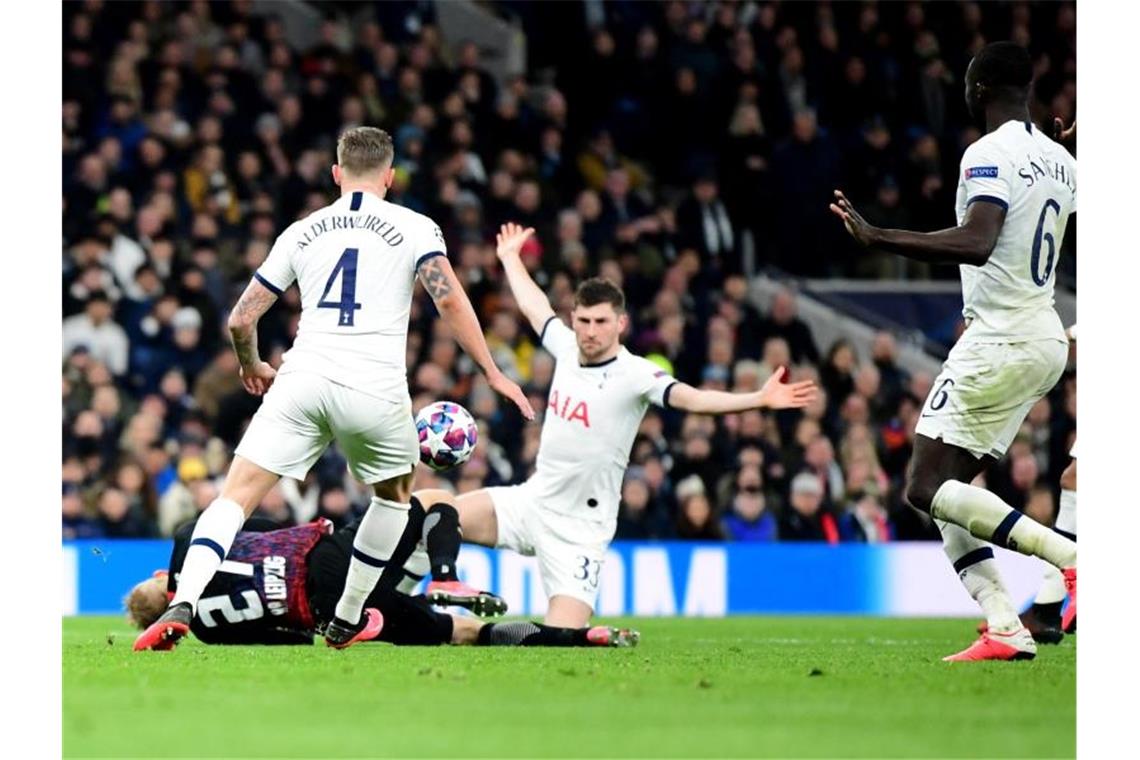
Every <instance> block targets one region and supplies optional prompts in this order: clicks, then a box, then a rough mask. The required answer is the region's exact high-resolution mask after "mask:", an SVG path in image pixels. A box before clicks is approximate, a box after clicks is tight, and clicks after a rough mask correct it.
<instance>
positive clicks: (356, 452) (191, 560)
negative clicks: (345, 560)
mask: <svg viewBox="0 0 1140 760" xmlns="http://www.w3.org/2000/svg"><path fill="white" fill-rule="evenodd" d="M392 159H393V148H392V139H391V138H390V137H389V136H388V134H387V133H385V132H383V131H382V130H379V129H375V128H374V127H355V128H352V129H349V130H346V131H345V133H344V134H343V135H341V138H340V140H339V141H338V143H337V164H336V165H334V166H333V167H332V176H333V181H334V182H336V184H337V186H339V187H340V190H341V197H340V199H339V200H337V201H336V202H335V203H332V204H331V205H329V206H326V207H325V208H322V209H320V210H318V211H315V212H313V213H312V214H310V215H309V216H307V217H305V218H304V219H302V220H300V221H298V222H294V223H293V224H291V225H290V226H289V227H288V228H287V229H286V230H285V232H283V233H282V234H281V235H280V237H278V238H277V241H276V242H275V243H274V244H273V249H272V250H271V251H270V252H269V256H268V258H266V260H265V262H264V263H263V264H262V265H261V267H259V268H258V270H257V272H256V273H255V274H254V277H253V280H251V281H250V283H249V286H248V287H247V288H246V290H245V292H244V293H242V295H241V298H240V299H239V300H238V302H237V304H236V305H235V306H234V308H233V311H232V312H231V313H230V316H229V329H230V336H231V338H232V339H233V344H234V350H235V351H236V353H237V356H238V360H239V362H240V363H241V377H242V382H243V383H244V385H245V388H246V390H247V391H249V392H250V393H253V394H255V395H258V396H260V395H262V394H264V395H265V401H264V403H262V405H261V407H260V408H259V409H258V410H257V413H256V414H255V415H254V417H253V420H252V421H251V422H250V424H249V428H248V429H247V430H246V432H245V434H244V435H243V436H242V440H241V443H239V444H238V447H237V451H236V453H235V456H234V461H233V464H232V465H231V466H230V469H229V472H228V473H227V474H226V481H225V483H224V485H223V486H222V493H221V496H219V497H218V498H217V499H215V500H214V502H213V503H212V504H210V506H209V507H208V508H207V509H206V511H205V512H204V513H203V514H202V517H201V518H200V519H199V520H198V523H197V526H196V527H195V529H194V536H193V538H192V540H191V541H190V548H189V550H188V551H187V553H186V562H185V567H184V568H183V570H182V581H181V583H180V585H179V587H178V591H177V593H176V594H175V596H174V599H173V600H172V601H171V604H170V608H169V609H168V610H167V611H166V612H165V613H163V615H162V617H161V618H160V619H159V620H158V621H156V623H155V624H154V625H153V626H151V627H150V628H148V629H147V630H146V631H144V632H143V633H142V634H141V635H140V636H139V637H138V640H137V641H136V642H135V649H136V650H142V649H151V648H154V647H159V646H164V645H165V643H166V640H167V638H169V637H173V638H175V639H177V638H178V637H179V636H182V635H185V633H186V632H187V631H188V630H189V626H190V620H191V618H193V617H194V606H195V605H196V604H197V603H198V598H199V597H200V596H201V595H202V592H203V590H204V589H205V588H206V586H207V584H209V582H210V579H211V578H212V577H213V575H214V572H215V571H216V570H217V569H218V567H219V566H220V565H221V563H222V561H223V560H224V559H225V558H226V553H227V552H228V551H229V548H230V543H231V542H232V541H233V539H234V536H235V535H236V534H237V532H238V530H239V529H240V528H241V526H242V523H244V522H245V519H246V517H248V516H249V515H250V514H251V513H252V512H253V510H254V509H255V508H256V507H257V505H258V504H260V503H261V500H262V499H263V498H264V497H265V495H266V494H267V493H269V490H270V489H271V488H273V486H274V484H276V483H277V481H278V479H280V478H281V477H291V478H296V479H297V480H304V478H305V475H306V474H307V473H308V471H309V468H310V467H312V466H313V464H314V463H315V462H316V461H317V459H318V458H319V457H320V455H321V453H322V452H324V450H325V449H326V448H327V447H328V445H329V444H330V443H331V442H332V441H334V440H335V441H336V442H337V444H338V445H339V447H340V449H341V451H342V452H343V453H344V455H345V458H346V459H347V460H348V468H349V470H350V472H351V473H352V475H353V477H355V478H356V479H357V480H359V481H360V482H362V483H365V484H367V485H370V486H372V489H373V491H374V492H375V497H374V498H373V499H372V503H371V504H370V505H369V507H368V512H367V514H365V516H364V519H363V520H362V521H361V523H360V527H359V530H358V531H357V533H356V541H355V544H354V545H353V552H352V562H351V566H350V569H349V572H348V580H347V583H346V585H345V590H344V594H343V596H342V598H341V599H340V601H339V602H338V604H337V611H336V618H335V619H334V621H333V622H332V623H331V624H330V625H329V628H328V631H327V634H326V636H327V638H328V640H329V641H330V643H332V644H333V645H334V646H348V645H349V644H351V643H353V641H355V640H356V638H357V637H358V636H360V635H362V634H363V632H364V631H365V629H367V628H368V627H369V626H370V625H373V626H374V624H375V618H374V615H373V614H372V613H368V614H367V615H365V614H364V613H363V609H364V607H363V605H364V600H365V598H367V596H368V595H369V594H370V593H371V592H372V590H373V588H374V587H375V585H376V581H377V579H378V578H379V577H380V573H381V571H382V570H383V567H384V565H385V563H386V562H387V561H388V560H389V558H390V557H391V555H392V552H393V550H394V549H395V547H396V545H397V544H398V543H399V541H400V538H401V536H402V535H403V533H404V529H405V528H406V527H407V524H408V504H409V497H410V496H411V492H412V478H413V476H414V471H415V465H416V463H417V462H418V461H419V444H418V437H417V435H416V429H415V425H414V424H413V422H412V402H411V397H410V396H409V394H408V381H407V370H406V368H405V366H404V364H405V356H406V354H407V337H408V318H409V317H408V315H409V313H410V311H411V303H412V290H413V289H414V287H415V281H416V278H417V277H419V278H420V280H422V281H423V283H424V287H425V288H426V289H427V291H428V294H429V295H431V297H432V300H433V301H434V302H435V305H436V308H437V309H438V310H439V314H440V316H441V318H442V319H443V320H444V321H446V322H447V323H448V325H449V326H450V327H451V329H452V331H453V333H454V334H455V337H456V339H457V340H458V341H459V344H460V345H461V346H463V348H464V350H465V351H467V353H468V354H470V355H471V358H472V359H474V360H475V362H476V363H477V364H478V365H479V367H480V368H481V369H482V370H483V372H484V373H485V374H486V376H487V381H488V383H489V384H490V385H491V387H492V388H494V389H495V390H496V391H497V392H499V393H501V394H503V395H504V396H506V397H507V398H509V399H511V400H512V401H514V402H515V404H517V405H518V407H519V409H520V410H521V411H522V413H523V415H524V416H525V417H526V418H527V419H533V418H534V410H532V409H531V408H530V404H529V403H527V400H526V396H525V395H524V394H523V392H522V389H521V388H519V387H518V385H517V384H515V383H514V382H512V381H510V380H508V379H507V378H506V376H505V375H503V373H502V372H501V371H499V369H498V367H496V366H495V362H494V360H493V359H492V358H491V352H490V350H489V349H488V348H487V342H486V340H484V338H483V330H482V328H481V327H480V326H479V320H478V319H477V318H476V316H475V311H474V309H473V308H472V307H471V302H470V301H469V300H468V299H467V295H466V294H465V293H464V292H463V288H462V286H461V285H460V283H459V279H458V278H457V277H456V275H455V272H454V271H453V270H452V268H451V265H450V264H449V263H448V261H447V255H446V248H445V246H444V242H443V235H442V234H441V233H440V231H439V227H438V226H436V224H435V223H434V222H432V221H431V220H430V219H428V218H427V217H426V216H423V215H422V214H418V213H416V212H414V211H411V210H409V209H406V208H403V207H401V206H397V205H395V204H393V203H389V202H388V201H386V200H384V194H385V193H386V192H387V190H388V187H389V186H391V184H392V176H393V173H392ZM294 282H296V283H297V286H298V288H299V289H300V291H301V323H300V327H299V328H298V330H297V339H296V340H295V341H294V343H293V347H292V348H291V349H290V350H289V352H288V353H287V354H286V355H285V361H284V363H283V364H282V366H281V371H280V373H278V372H276V371H275V370H274V369H273V367H271V366H269V365H268V364H267V363H265V362H263V361H262V360H261V357H260V356H259V355H258V352H257V322H258V320H259V319H260V318H261V316H262V315H263V314H265V312H266V311H267V310H268V309H269V307H270V306H272V305H273V303H274V301H276V300H277V297H278V296H280V295H281V293H282V291H284V290H285V288H288V287H289V286H290V285H292V284H293V283H294Z"/></svg>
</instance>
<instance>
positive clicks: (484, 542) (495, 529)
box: [425, 488, 499, 547]
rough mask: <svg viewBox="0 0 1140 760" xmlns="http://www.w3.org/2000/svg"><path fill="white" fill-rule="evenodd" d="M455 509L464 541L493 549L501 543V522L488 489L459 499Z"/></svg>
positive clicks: (464, 495)
mask: <svg viewBox="0 0 1140 760" xmlns="http://www.w3.org/2000/svg"><path fill="white" fill-rule="evenodd" d="M425 507H426V505H425ZM455 508H456V509H457V510H458V511H459V527H460V529H461V530H462V531H463V540H464V541H466V542H467V543H469V544H479V545H480V546H491V547H493V546H495V545H496V544H497V543H498V542H499V520H498V518H496V517H495V503H494V502H493V501H492V500H491V495H490V494H489V493H487V491H486V489H482V488H481V489H479V490H478V491H472V492H471V493H465V494H463V495H462V496H460V497H458V498H457V499H456V500H455Z"/></svg>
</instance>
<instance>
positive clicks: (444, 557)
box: [423, 502, 463, 581]
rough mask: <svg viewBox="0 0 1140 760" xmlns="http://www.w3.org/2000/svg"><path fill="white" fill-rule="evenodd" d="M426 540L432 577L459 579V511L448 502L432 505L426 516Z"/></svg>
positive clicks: (447, 579) (448, 579) (444, 579)
mask: <svg viewBox="0 0 1140 760" xmlns="http://www.w3.org/2000/svg"><path fill="white" fill-rule="evenodd" d="M423 536H424V542H425V543H427V553H428V559H429V560H430V561H431V577H432V580H436V581H457V580H459V576H458V575H456V574H455V561H456V559H458V558H459V543H460V541H461V540H462V538H463V536H462V533H460V530H459V512H457V511H456V509H455V507H453V506H451V505H450V504H448V503H447V502H440V503H438V504H434V505H432V507H431V509H429V510H428V511H427V516H426V517H424V533H423Z"/></svg>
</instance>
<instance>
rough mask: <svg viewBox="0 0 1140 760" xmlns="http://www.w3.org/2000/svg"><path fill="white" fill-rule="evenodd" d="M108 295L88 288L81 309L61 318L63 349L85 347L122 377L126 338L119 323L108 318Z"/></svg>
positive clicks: (126, 347) (128, 343) (125, 355)
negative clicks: (70, 315) (76, 312)
mask: <svg viewBox="0 0 1140 760" xmlns="http://www.w3.org/2000/svg"><path fill="white" fill-rule="evenodd" d="M113 313H114V309H113V307H112V305H111V299H110V298H109V297H108V296H107V294H106V293H105V292H103V291H102V290H92V291H91V292H90V293H89V294H88V295H87V300H86V302H85V303H84V305H83V313H82V314H76V315H75V316H73V317H68V318H67V319H65V320H64V321H63V353H64V356H66V355H67V354H70V353H71V352H72V351H74V350H75V349H77V348H79V347H81V346H82V347H84V348H86V349H87V350H88V351H89V352H90V353H91V355H92V356H93V357H94V358H95V359H96V360H97V361H101V362H103V363H104V364H106V365H107V368H108V369H109V370H111V373H112V374H113V375H115V376H117V377H122V376H123V375H125V374H126V373H127V357H128V354H129V352H130V342H129V341H128V340H127V333H126V331H125V330H123V328H122V326H121V325H119V324H118V323H117V322H115V321H113V320H112V315H113Z"/></svg>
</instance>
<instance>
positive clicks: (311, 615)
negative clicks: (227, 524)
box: [167, 518, 453, 646]
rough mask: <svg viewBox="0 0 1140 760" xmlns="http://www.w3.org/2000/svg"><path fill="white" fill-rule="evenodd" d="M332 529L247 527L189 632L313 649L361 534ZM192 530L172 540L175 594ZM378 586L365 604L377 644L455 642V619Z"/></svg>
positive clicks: (323, 524) (217, 639)
mask: <svg viewBox="0 0 1140 760" xmlns="http://www.w3.org/2000/svg"><path fill="white" fill-rule="evenodd" d="M331 528H332V525H331V524H330V523H329V522H328V521H326V520H321V521H319V522H316V523H309V524H307V525H300V526H297V527H296V528H283V529H279V528H278V527H277V526H276V525H275V524H274V523H272V522H270V521H268V520H262V519H258V518H254V519H251V520H249V521H247V522H246V524H245V526H244V527H243V528H242V532H241V533H238V534H237V537H236V538H234V543H233V545H232V546H231V547H230V551H229V553H228V554H227V555H226V560H225V562H223V563H222V565H221V567H220V568H218V572H217V573H216V574H215V575H214V577H213V579H212V580H211V581H210V583H209V585H208V586H206V590H205V591H204V592H203V594H202V597H201V598H200V599H199V600H198V608H197V610H196V612H195V614H194V619H193V620H192V621H191V623H190V630H191V632H193V634H194V635H195V636H196V637H197V638H198V639H199V640H200V641H202V642H203V643H206V644H311V643H312V641H313V633H314V629H315V627H316V623H317V621H321V622H327V621H328V620H330V619H331V618H332V615H333V611H334V610H335V608H336V602H337V600H338V599H339V598H340V595H341V593H342V592H343V590H344V582H345V578H346V577H347V575H348V567H349V563H350V561H351V555H352V542H353V538H354V537H355V534H356V530H355V528H356V526H355V525H353V526H349V527H348V528H345V529H343V530H339V531H337V532H336V533H335V534H331ZM193 529H194V526H193V525H187V526H185V527H184V528H182V529H181V530H179V531H178V533H177V535H176V536H175V540H174V552H173V554H172V555H171V558H170V571H169V572H170V574H169V576H168V580H167V586H168V590H169V591H170V592H172V593H173V592H174V590H175V589H176V587H177V582H178V573H179V572H180V571H181V570H182V563H183V562H184V560H185V558H186V550H187V549H189V547H190V537H191V534H192V532H193ZM330 534H331V535H330ZM393 570H394V577H395V576H396V575H400V574H401V573H402V572H403V570H402V567H399V566H398V565H396V566H394V568H393ZM377 586H378V587H377V589H376V590H375V591H373V593H372V594H371V595H369V597H368V599H367V600H366V601H365V606H366V607H375V608H377V609H379V610H380V612H381V614H382V615H383V616H384V628H383V630H382V631H381V633H380V636H379V639H378V640H379V641H384V642H388V643H391V644H399V645H417V646H432V645H438V644H446V643H448V642H449V641H451V635H452V628H453V623H452V618H451V616H450V615H444V614H440V613H438V612H436V611H435V610H434V609H432V607H431V604H429V603H428V601H427V600H426V599H425V598H424V597H423V596H408V595H406V594H401V593H399V592H397V591H395V590H394V588H393V586H394V583H384V582H381V583H379V584H377ZM381 587H386V589H385V588H381Z"/></svg>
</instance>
